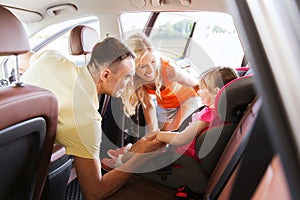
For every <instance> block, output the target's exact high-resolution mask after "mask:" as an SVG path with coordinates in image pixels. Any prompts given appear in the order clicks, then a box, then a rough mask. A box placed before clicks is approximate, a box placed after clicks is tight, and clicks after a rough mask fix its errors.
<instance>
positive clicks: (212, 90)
mask: <svg viewBox="0 0 300 200" xmlns="http://www.w3.org/2000/svg"><path fill="white" fill-rule="evenodd" d="M237 77H238V75H237V73H236V71H235V70H234V69H233V68H230V67H213V68H210V69H209V70H207V71H205V72H204V73H202V75H201V77H200V84H199V88H200V89H199V91H198V94H199V96H200V98H201V101H202V104H203V105H204V106H205V107H204V108H203V109H202V110H201V111H200V112H198V113H195V114H194V115H193V116H192V122H191V123H190V124H189V126H187V127H186V128H185V129H184V130H183V131H181V132H170V131H156V132H153V134H156V139H157V140H159V141H161V142H164V143H166V144H171V145H174V146H178V148H177V149H176V151H177V152H182V153H185V154H187V155H190V156H192V157H194V158H196V154H195V144H194V143H195V141H196V138H197V137H198V136H199V135H200V133H201V132H202V131H203V130H204V129H206V128H208V127H209V126H212V125H216V124H219V123H222V120H221V119H220V118H219V116H218V114H217V112H216V110H215V105H214V102H215V97H216V95H217V94H218V92H219V91H220V89H221V88H222V87H223V86H224V85H225V84H227V83H228V82H230V81H232V80H233V79H235V78H237ZM184 145H186V146H184ZM133 147H134V145H133ZM133 147H132V148H131V149H130V150H129V152H134V148H133ZM130 157H131V156H130V154H129V153H126V154H125V156H119V157H118V158H113V159H107V158H105V159H106V160H105V162H102V164H106V163H111V165H110V166H107V165H105V166H103V168H104V169H105V168H106V169H109V168H114V167H117V166H119V165H120V164H122V163H124V162H125V161H127V160H128V159H129V158H130ZM109 160H110V162H108V161H109ZM102 161H104V159H103V160H102Z"/></svg>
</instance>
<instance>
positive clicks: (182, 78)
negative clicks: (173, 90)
mask: <svg viewBox="0 0 300 200" xmlns="http://www.w3.org/2000/svg"><path fill="white" fill-rule="evenodd" d="M167 76H168V79H169V80H170V81H175V82H178V83H180V84H181V85H184V86H188V87H197V86H198V84H199V80H198V79H197V78H196V77H194V76H193V75H192V74H190V73H188V72H187V71H186V70H184V69H182V68H180V67H178V66H176V63H174V62H171V61H170V63H169V67H168V68H167Z"/></svg>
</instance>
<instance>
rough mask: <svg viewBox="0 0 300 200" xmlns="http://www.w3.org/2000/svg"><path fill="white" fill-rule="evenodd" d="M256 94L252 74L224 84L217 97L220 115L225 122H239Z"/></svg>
mask: <svg viewBox="0 0 300 200" xmlns="http://www.w3.org/2000/svg"><path fill="white" fill-rule="evenodd" d="M255 96H256V91H255V88H254V81H253V77H252V76H243V77H239V78H236V79H234V80H232V81H230V82H229V83H227V84H226V85H224V86H223V87H222V88H221V90H220V91H219V92H218V94H217V96H216V99H215V107H216V110H217V112H218V114H219V117H220V118H221V119H223V120H224V121H225V122H238V121H239V120H240V118H241V117H242V115H243V113H244V111H245V110H246V108H247V106H248V105H249V104H250V103H251V102H252V101H253V99H254V98H255Z"/></svg>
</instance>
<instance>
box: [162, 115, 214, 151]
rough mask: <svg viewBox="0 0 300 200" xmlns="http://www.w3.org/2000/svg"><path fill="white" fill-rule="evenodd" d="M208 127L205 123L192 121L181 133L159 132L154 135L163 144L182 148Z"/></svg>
mask: <svg viewBox="0 0 300 200" xmlns="http://www.w3.org/2000/svg"><path fill="white" fill-rule="evenodd" d="M208 126H209V123H207V122H203V121H194V122H192V123H191V124H190V125H189V126H187V127H186V128H185V129H184V130H183V131H181V132H160V133H158V134H157V135H156V138H157V139H158V140H159V141H161V142H164V143H168V144H172V145H175V146H182V145H185V144H188V143H189V142H191V141H192V140H193V139H194V138H195V137H196V136H198V135H199V134H200V132H201V131H203V130H204V129H205V128H207V127H208Z"/></svg>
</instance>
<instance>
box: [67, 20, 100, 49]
mask: <svg viewBox="0 0 300 200" xmlns="http://www.w3.org/2000/svg"><path fill="white" fill-rule="evenodd" d="M99 41H100V37H99V35H98V32H97V31H96V30H95V29H93V28H91V27H88V26H84V25H78V26H75V27H74V28H73V29H72V30H71V33H70V37H69V51H70V54H71V55H86V54H88V53H91V52H92V50H93V47H94V45H95V44H96V43H97V42H99Z"/></svg>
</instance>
